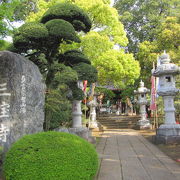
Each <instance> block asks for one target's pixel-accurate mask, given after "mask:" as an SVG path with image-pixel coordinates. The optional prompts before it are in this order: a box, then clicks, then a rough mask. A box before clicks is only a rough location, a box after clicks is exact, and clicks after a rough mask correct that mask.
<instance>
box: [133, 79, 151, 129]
mask: <svg viewBox="0 0 180 180" xmlns="http://www.w3.org/2000/svg"><path fill="white" fill-rule="evenodd" d="M148 92H150V90H149V89H147V88H146V87H144V82H142V81H141V82H140V87H139V88H138V90H137V91H136V90H135V91H134V93H135V94H137V95H138V101H137V103H138V104H139V105H140V115H141V119H140V120H139V121H138V123H137V125H138V127H139V128H140V129H150V128H151V124H150V122H149V120H148V119H147V118H146V105H147V99H146V94H147V93H148Z"/></svg>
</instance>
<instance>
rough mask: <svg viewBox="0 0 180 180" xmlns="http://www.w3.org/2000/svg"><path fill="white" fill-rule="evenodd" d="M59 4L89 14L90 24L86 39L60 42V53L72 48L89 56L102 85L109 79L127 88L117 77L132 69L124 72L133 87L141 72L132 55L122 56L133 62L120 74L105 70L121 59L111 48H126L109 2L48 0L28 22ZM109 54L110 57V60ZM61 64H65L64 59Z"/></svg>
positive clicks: (119, 26)
mask: <svg viewBox="0 0 180 180" xmlns="http://www.w3.org/2000/svg"><path fill="white" fill-rule="evenodd" d="M59 2H69V3H72V4H73V5H77V6H78V7H80V8H82V9H83V10H84V11H85V12H87V13H88V15H89V17H90V18H91V21H92V28H91V31H90V32H88V33H87V34H86V35H85V36H84V33H82V32H81V33H79V36H80V39H81V43H79V44H78V43H72V44H67V43H66V44H65V43H63V44H61V52H66V51H69V50H72V49H80V50H81V51H82V52H83V53H84V54H85V55H86V56H87V57H88V59H90V60H91V64H92V65H93V66H94V67H96V68H97V69H98V71H99V70H100V71H101V73H98V81H99V83H100V84H102V85H103V84H105V83H109V80H111V81H113V83H115V84H116V85H118V86H119V88H122V87H121V85H122V86H126V85H127V84H126V82H127V81H125V82H122V79H123V78H119V76H120V75H119V74H123V73H124V72H125V70H126V69H135V70H134V73H133V76H132V73H128V72H127V73H126V78H127V79H128V83H131V84H133V83H134V81H135V79H137V78H138V76H139V72H138V71H139V70H140V69H139V67H137V66H139V65H138V63H137V62H136V61H135V60H134V58H133V57H132V55H130V54H128V53H122V55H121V56H123V57H122V59H130V57H131V59H133V61H131V62H128V63H127V65H128V66H129V67H128V68H125V67H124V66H123V67H122V68H121V69H120V70H119V71H118V70H116V71H114V73H113V75H112V72H111V73H109V69H108V68H107V67H106V66H110V67H112V66H115V65H114V64H117V61H120V60H121V59H120V58H119V56H116V55H117V53H115V54H113V53H114V52H113V49H114V46H115V45H116V47H118V50H117V51H124V49H123V48H122V47H125V46H127V43H128V40H127V38H126V32H125V31H124V26H123V25H122V23H121V22H120V21H119V16H118V13H117V10H116V9H115V8H112V7H110V2H109V1H108V0H106V1H105V0H76V1H74V0H51V1H48V2H47V1H45V0H40V1H39V3H38V6H39V11H38V13H36V14H34V13H32V14H31V16H30V17H29V18H28V20H29V21H34V20H36V21H39V19H40V17H41V15H42V14H44V11H45V10H46V9H48V8H51V7H52V6H54V5H56V4H57V3H59ZM109 52H111V53H109ZM124 52H125V51H124ZM111 55H113V58H112V59H111ZM107 56H108V57H107ZM104 57H105V58H106V60H107V59H108V62H107V63H103V62H104V61H103V62H102V60H103V58H104ZM61 61H62V62H64V60H63V59H62V60H61ZM86 63H87V62H86ZM102 64H103V66H102ZM107 64H108V65H107ZM134 67H135V68H134ZM123 68H125V70H123ZM130 72H132V71H130ZM129 75H130V76H129Z"/></svg>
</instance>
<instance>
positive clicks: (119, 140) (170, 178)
mask: <svg viewBox="0 0 180 180" xmlns="http://www.w3.org/2000/svg"><path fill="white" fill-rule="evenodd" d="M96 149H97V152H98V154H99V158H100V169H99V172H98V174H97V177H96V178H95V179H96V180H180V166H179V165H178V164H176V162H174V161H173V160H172V159H170V158H169V157H167V156H166V155H165V154H164V153H163V152H161V151H160V150H159V149H158V148H157V147H155V146H154V145H153V144H151V143H150V142H148V141H147V140H146V139H145V138H144V137H142V136H141V135H140V134H138V131H135V130H131V129H127V130H108V131H105V132H104V133H103V135H102V138H101V139H100V142H99V144H98V145H97V148H96Z"/></svg>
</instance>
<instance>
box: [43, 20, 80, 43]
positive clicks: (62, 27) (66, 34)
mask: <svg viewBox="0 0 180 180" xmlns="http://www.w3.org/2000/svg"><path fill="white" fill-rule="evenodd" d="M45 25H46V27H47V29H48V32H49V36H50V37H49V38H51V39H53V40H54V41H55V40H57V41H58V42H62V41H63V40H64V41H66V42H69V41H75V42H80V39H79V38H78V37H77V36H76V33H75V29H74V27H73V26H72V25H71V24H70V23H69V22H67V21H64V20H62V19H53V20H50V21H48V22H47V23H46V24H45ZM51 41H52V40H51Z"/></svg>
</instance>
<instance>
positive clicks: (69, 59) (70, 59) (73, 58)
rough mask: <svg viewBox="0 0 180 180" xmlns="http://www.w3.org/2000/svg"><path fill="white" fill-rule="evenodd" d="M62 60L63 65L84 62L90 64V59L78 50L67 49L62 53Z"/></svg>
mask: <svg viewBox="0 0 180 180" xmlns="http://www.w3.org/2000/svg"><path fill="white" fill-rule="evenodd" d="M60 61H64V63H65V65H67V66H71V67H72V66H73V65H75V64H78V63H81V62H83V63H86V64H91V62H90V60H89V59H88V58H87V57H86V56H85V55H84V54H83V53H82V52H80V51H78V50H69V51H66V52H65V53H64V56H63V58H62V60H60Z"/></svg>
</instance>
